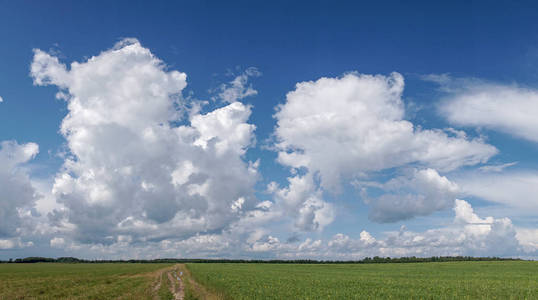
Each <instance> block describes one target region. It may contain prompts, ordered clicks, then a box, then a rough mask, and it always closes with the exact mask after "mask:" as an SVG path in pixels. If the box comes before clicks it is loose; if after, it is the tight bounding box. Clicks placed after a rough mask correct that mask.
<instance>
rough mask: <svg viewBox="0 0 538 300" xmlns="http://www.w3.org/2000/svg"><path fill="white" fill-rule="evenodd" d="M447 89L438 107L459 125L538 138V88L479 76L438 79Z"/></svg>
mask: <svg viewBox="0 0 538 300" xmlns="http://www.w3.org/2000/svg"><path fill="white" fill-rule="evenodd" d="M439 83H440V84H441V86H442V87H447V86H448V87H449V88H444V90H445V91H446V92H447V93H448V95H447V97H446V99H445V101H444V102H443V103H442V105H440V107H439V110H440V112H441V114H442V115H444V116H445V117H446V118H447V119H448V121H449V122H451V123H453V124H455V125H459V126H474V127H485V128H489V129H493V130H498V131H502V132H505V133H507V134H510V135H513V136H516V137H519V138H523V139H526V140H529V141H532V142H538V118H536V115H538V90H535V89H530V88H524V87H520V86H517V85H515V84H514V85H503V84H494V83H487V82H483V81H480V80H477V79H452V78H450V77H447V78H446V80H445V81H443V82H439Z"/></svg>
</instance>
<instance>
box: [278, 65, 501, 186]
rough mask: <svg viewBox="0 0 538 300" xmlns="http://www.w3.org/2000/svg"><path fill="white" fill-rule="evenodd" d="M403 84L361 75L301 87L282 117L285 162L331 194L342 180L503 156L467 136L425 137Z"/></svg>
mask: <svg viewBox="0 0 538 300" xmlns="http://www.w3.org/2000/svg"><path fill="white" fill-rule="evenodd" d="M403 88H404V82H403V77H402V76H401V75H400V74H398V73H393V74H391V75H390V76H388V77H386V76H381V75H376V76H371V75H363V74H357V73H350V74H346V75H345V76H343V77H341V78H321V79H319V80H317V81H315V82H312V81H310V82H302V83H298V84H297V87H296V89H295V90H294V91H292V92H290V93H288V94H287V96H286V103H285V104H283V105H281V106H280V108H279V110H278V112H277V113H276V114H275V118H276V119H277V127H276V129H275V136H276V139H277V143H276V147H277V149H278V150H279V153H278V160H279V162H281V163H282V164H284V165H287V166H290V167H294V168H300V167H306V168H308V170H310V171H311V172H319V173H320V178H321V185H322V186H323V187H324V188H334V187H335V186H338V184H339V183H340V180H341V178H342V177H349V176H352V175H354V174H358V173H360V172H367V171H378V170H383V169H387V168H392V167H398V166H402V165H406V164H409V163H419V164H422V165H425V166H429V167H432V168H436V169H438V170H453V169H455V168H458V167H460V166H463V165H474V164H478V163H481V162H485V161H487V160H488V159H489V158H490V157H491V156H492V155H495V154H496V153H497V149H496V148H495V147H493V146H491V145H487V144H485V143H484V141H482V140H480V139H469V138H466V137H465V135H464V133H461V132H460V133H459V134H457V135H456V136H451V132H445V131H442V130H437V129H433V130H424V129H421V128H418V127H414V126H413V124H412V123H410V122H409V121H406V120H404V119H403V117H404V114H405V112H404V106H403V103H402V100H401V94H402V91H403Z"/></svg>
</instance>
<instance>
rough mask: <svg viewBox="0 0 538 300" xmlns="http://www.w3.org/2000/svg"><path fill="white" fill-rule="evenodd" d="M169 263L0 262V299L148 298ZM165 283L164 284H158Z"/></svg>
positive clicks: (160, 291) (164, 293)
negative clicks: (160, 271)
mask: <svg viewBox="0 0 538 300" xmlns="http://www.w3.org/2000/svg"><path fill="white" fill-rule="evenodd" d="M170 266H172V265H171V264H132V263H130V264H127V263H117V264H61V263H36V264H0V299H33V298H39V299H118V298H119V299H151V298H152V296H153V295H154V294H155V293H159V295H163V296H164V297H163V298H165V297H169V296H170V294H169V293H167V291H166V290H163V289H160V290H156V291H154V284H155V282H156V278H157V279H158V278H159V276H160V275H159V270H162V269H166V268H167V267H170ZM162 286H165V285H162Z"/></svg>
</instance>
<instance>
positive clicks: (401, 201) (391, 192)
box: [368, 169, 459, 222]
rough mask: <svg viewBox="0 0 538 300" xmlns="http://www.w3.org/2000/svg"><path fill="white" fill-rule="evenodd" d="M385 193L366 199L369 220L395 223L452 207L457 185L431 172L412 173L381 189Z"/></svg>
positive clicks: (391, 181) (386, 184)
mask: <svg viewBox="0 0 538 300" xmlns="http://www.w3.org/2000/svg"><path fill="white" fill-rule="evenodd" d="M381 187H382V188H383V190H384V191H386V192H387V193H386V194H383V195H381V196H379V197H377V198H373V199H369V201H368V202H369V203H370V205H371V211H370V214H369V217H370V219H372V220H374V221H377V222H394V221H399V220H405V219H410V218H412V217H415V216H424V215H429V214H431V213H432V212H435V211H439V210H443V209H447V208H450V207H452V205H453V203H454V199H455V198H456V196H457V195H458V193H459V188H458V186H457V185H456V184H455V183H453V182H451V181H450V180H448V179H447V178H446V177H444V176H441V175H439V173H437V171H435V170H433V169H423V170H414V171H413V172H412V174H409V176H400V177H396V178H393V179H391V180H389V181H388V182H386V183H385V184H383V185H382V186H381Z"/></svg>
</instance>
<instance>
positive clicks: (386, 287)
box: [0, 261, 538, 300]
mask: <svg viewBox="0 0 538 300" xmlns="http://www.w3.org/2000/svg"><path fill="white" fill-rule="evenodd" d="M181 272H182V273H183V276H184V277H183V279H184V280H182V282H183V283H182V284H181V285H178V282H177V281H176V280H174V279H173V278H174V276H177V275H179V274H180V273H181ZM177 291H181V294H182V295H184V299H186V300H187V299H223V298H224V299H538V262H527V261H490V262H435V263H400V264H398V263H389V264H254V263H242V264H239V263H190V264H187V268H185V265H183V264H176V265H173V264H151V263H145V264H137V263H114V264H111V263H99V264H89V263H78V264H62V263H35V264H0V299H172V298H173V297H174V293H175V292H177Z"/></svg>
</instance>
